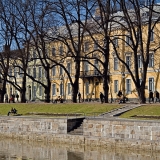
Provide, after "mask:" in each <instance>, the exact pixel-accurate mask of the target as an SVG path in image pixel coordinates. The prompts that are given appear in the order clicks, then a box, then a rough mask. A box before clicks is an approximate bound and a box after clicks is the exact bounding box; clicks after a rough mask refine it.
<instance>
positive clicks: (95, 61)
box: [94, 59, 99, 75]
mask: <svg viewBox="0 0 160 160" xmlns="http://www.w3.org/2000/svg"><path fill="white" fill-rule="evenodd" d="M94 66H95V67H96V68H99V65H98V60H97V59H95V60H94ZM96 68H94V73H95V74H96V75H98V73H99V72H98V71H97V69H96Z"/></svg>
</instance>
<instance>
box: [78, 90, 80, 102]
mask: <svg viewBox="0 0 160 160" xmlns="http://www.w3.org/2000/svg"><path fill="white" fill-rule="evenodd" d="M78 101H79V103H81V93H80V92H78Z"/></svg>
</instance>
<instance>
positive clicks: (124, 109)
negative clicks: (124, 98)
mask: <svg viewBox="0 0 160 160" xmlns="http://www.w3.org/2000/svg"><path fill="white" fill-rule="evenodd" d="M140 106H141V105H139V104H129V105H126V106H123V107H121V108H117V109H114V110H111V111H110V112H106V113H103V114H101V115H99V117H102V118H105V117H115V116H120V115H121V114H123V113H125V112H127V111H130V110H132V109H134V108H137V107H140Z"/></svg>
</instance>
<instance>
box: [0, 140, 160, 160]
mask: <svg viewBox="0 0 160 160" xmlns="http://www.w3.org/2000/svg"><path fill="white" fill-rule="evenodd" d="M0 160H160V153H153V152H151V151H150V152H146V151H137V150H136V151H131V150H127V149H125V150H120V149H119V150H118V149H116V150H115V149H114V148H106V149H104V148H99V147H93V148H91V147H89V146H88V147H87V146H79V145H67V144H54V143H44V142H34V141H22V140H11V139H8V140H7V139H0Z"/></svg>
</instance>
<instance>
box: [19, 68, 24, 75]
mask: <svg viewBox="0 0 160 160" xmlns="http://www.w3.org/2000/svg"><path fill="white" fill-rule="evenodd" d="M19 76H20V77H22V76H23V70H22V69H21V68H20V69H19Z"/></svg>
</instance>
